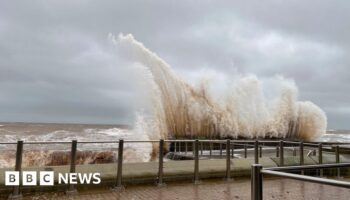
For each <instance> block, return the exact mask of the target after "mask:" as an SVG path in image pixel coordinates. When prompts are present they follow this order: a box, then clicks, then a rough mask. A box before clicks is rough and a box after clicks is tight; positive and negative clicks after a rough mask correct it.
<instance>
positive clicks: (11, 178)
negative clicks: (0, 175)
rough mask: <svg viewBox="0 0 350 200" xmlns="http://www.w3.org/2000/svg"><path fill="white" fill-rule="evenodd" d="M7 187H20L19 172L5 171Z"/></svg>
mask: <svg viewBox="0 0 350 200" xmlns="http://www.w3.org/2000/svg"><path fill="white" fill-rule="evenodd" d="M5 185H10V186H17V185H19V172H17V171H5Z"/></svg>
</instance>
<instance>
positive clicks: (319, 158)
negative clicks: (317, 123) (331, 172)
mask: <svg viewBox="0 0 350 200" xmlns="http://www.w3.org/2000/svg"><path fill="white" fill-rule="evenodd" d="M322 158H323V157H322V143H319V144H318V164H319V165H321V164H322V163H323V159H322ZM320 176H323V169H320Z"/></svg>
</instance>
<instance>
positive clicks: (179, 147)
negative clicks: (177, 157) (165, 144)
mask: <svg viewBox="0 0 350 200" xmlns="http://www.w3.org/2000/svg"><path fill="white" fill-rule="evenodd" d="M178 152H180V153H182V150H181V141H179V151H178Z"/></svg>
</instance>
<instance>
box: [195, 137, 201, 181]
mask: <svg viewBox="0 0 350 200" xmlns="http://www.w3.org/2000/svg"><path fill="white" fill-rule="evenodd" d="M198 147H199V141H198V139H197V140H195V145H194V183H195V184H199V183H200V181H199V156H198Z"/></svg>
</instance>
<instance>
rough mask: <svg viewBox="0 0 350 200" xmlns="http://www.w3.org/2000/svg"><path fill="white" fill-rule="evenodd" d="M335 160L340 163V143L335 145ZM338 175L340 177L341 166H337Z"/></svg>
mask: <svg viewBox="0 0 350 200" xmlns="http://www.w3.org/2000/svg"><path fill="white" fill-rule="evenodd" d="M335 162H336V163H340V156H339V145H337V146H336V147H335ZM337 177H338V178H340V168H337Z"/></svg>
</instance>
